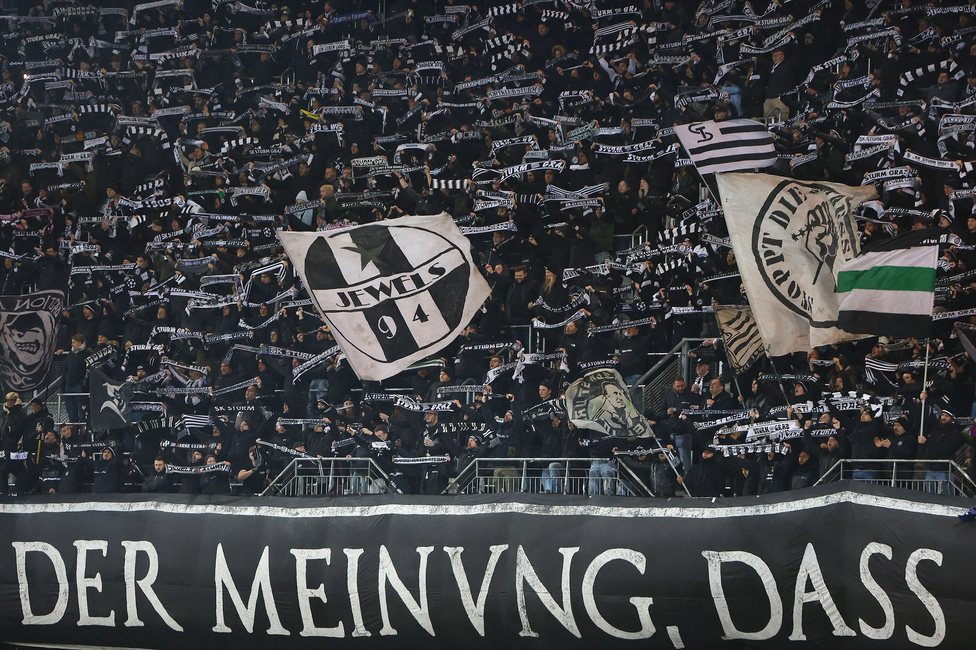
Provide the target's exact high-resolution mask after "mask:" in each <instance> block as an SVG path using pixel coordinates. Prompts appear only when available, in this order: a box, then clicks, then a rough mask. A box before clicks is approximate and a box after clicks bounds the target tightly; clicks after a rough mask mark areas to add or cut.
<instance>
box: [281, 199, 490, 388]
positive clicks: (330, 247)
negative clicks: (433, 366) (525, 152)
mask: <svg viewBox="0 0 976 650" xmlns="http://www.w3.org/2000/svg"><path fill="white" fill-rule="evenodd" d="M279 236H280V238H281V241H282V244H283V245H284V247H285V250H286V251H287V252H288V255H289V257H290V258H291V259H292V260H293V261H294V262H295V268H296V270H297V271H298V273H299V274H300V275H301V276H302V280H303V281H304V282H305V286H306V287H308V290H309V293H310V294H311V295H312V298H313V300H315V302H316V306H317V307H318V308H319V310H320V311H321V312H322V314H323V315H324V316H325V318H326V320H327V321H328V322H329V326H330V329H331V330H332V332H333V335H334V336H335V337H336V340H337V342H338V343H339V345H340V346H341V347H342V350H343V352H345V353H346V356H347V358H348V359H349V361H350V364H351V365H352V367H353V369H355V370H356V372H357V374H358V375H359V376H360V378H362V379H370V380H380V379H386V378H388V377H391V376H393V375H395V374H396V373H397V372H399V371H400V370H402V369H403V368H405V367H406V366H408V365H409V364H410V363H412V362H413V361H417V360H419V359H422V358H424V357H425V356H427V355H429V354H431V353H433V352H436V351H438V350H440V349H441V348H443V347H444V346H446V345H447V344H448V343H450V342H451V340H453V338H454V337H456V336H457V334H458V333H459V332H460V330H461V329H462V328H463V327H464V326H465V325H467V323H468V322H470V320H471V319H472V318H473V317H474V314H475V312H476V311H477V309H478V308H479V307H480V306H481V303H482V302H483V301H484V299H485V297H486V296H487V294H488V286H487V283H486V282H485V281H484V278H483V277H482V276H481V274H480V273H479V272H478V270H477V268H475V266H474V264H473V262H472V261H471V254H470V251H469V249H470V244H469V242H468V240H467V239H466V238H465V237H464V236H463V235H462V234H461V233H460V231H458V229H457V226H456V225H454V221H453V220H452V219H451V218H450V217H449V216H448V215H446V214H442V215H437V216H430V217H404V218H401V219H394V220H391V221H384V222H382V223H380V224H367V225H364V226H355V227H352V228H343V229H339V230H334V231H329V232H325V233H290V232H281V233H279Z"/></svg>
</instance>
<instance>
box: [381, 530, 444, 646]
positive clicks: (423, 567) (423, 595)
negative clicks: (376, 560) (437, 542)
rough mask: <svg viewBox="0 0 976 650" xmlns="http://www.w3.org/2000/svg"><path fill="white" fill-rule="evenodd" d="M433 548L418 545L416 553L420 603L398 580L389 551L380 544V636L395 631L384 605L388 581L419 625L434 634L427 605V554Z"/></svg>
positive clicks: (393, 633) (388, 634) (392, 633)
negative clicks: (418, 566)
mask: <svg viewBox="0 0 976 650" xmlns="http://www.w3.org/2000/svg"><path fill="white" fill-rule="evenodd" d="M433 550H434V547H433V546H418V547H417V553H418V554H419V555H420V578H419V586H418V589H419V590H420V604H417V601H416V600H414V599H413V596H411V595H410V590H409V589H407V586H406V585H405V584H403V581H402V580H400V576H399V574H398V573H397V571H396V567H395V566H393V558H391V557H390V552H389V551H388V550H386V546H384V545H382V544H381V545H380V571H379V576H380V577H379V580H380V583H379V592H380V616H382V618H383V629H381V630H380V635H381V636H393V635H395V634H396V633H397V631H396V630H395V629H393V626H392V625H390V611H389V609H388V608H387V606H386V583H387V582H389V583H390V586H391V587H393V590H394V591H396V592H397V595H398V596H400V600H402V601H403V604H404V605H406V606H407V610H408V611H409V612H410V613H411V614H412V615H413V617H414V618H415V619H417V622H418V623H420V626H421V627H423V628H424V629H425V630H426V631H427V633H428V634H430V635H431V636H435V634H434V626H433V624H432V623H431V622H430V609H429V608H428V607H427V556H428V555H430V554H431V551H433Z"/></svg>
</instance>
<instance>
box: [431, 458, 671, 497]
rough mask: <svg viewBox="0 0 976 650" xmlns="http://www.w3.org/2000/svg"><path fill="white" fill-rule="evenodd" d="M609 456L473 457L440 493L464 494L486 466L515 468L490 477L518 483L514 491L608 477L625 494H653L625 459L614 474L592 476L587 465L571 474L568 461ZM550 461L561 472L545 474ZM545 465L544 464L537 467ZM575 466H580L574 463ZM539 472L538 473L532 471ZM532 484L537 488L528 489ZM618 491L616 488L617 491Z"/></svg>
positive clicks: (539, 489) (589, 461) (541, 489)
mask: <svg viewBox="0 0 976 650" xmlns="http://www.w3.org/2000/svg"><path fill="white" fill-rule="evenodd" d="M607 460H608V459H604V458H569V457H562V458H529V457H516V458H475V459H473V460H472V461H471V462H469V463H468V464H467V465H465V467H464V468H463V469H462V470H461V471H460V472H458V475H457V476H456V477H454V478H453V479H452V480H451V482H450V483H448V485H447V487H446V488H445V489H444V491H443V492H441V494H445V495H458V494H463V493H464V490H465V489H466V488H468V487H469V486H470V485H471V484H472V483H473V482H474V481H475V480H476V479H478V478H481V479H485V480H488V479H487V477H486V476H483V475H479V472H478V470H479V469H480V468H482V467H483V468H484V469H486V470H489V469H490V470H497V469H518V470H519V471H518V472H517V475H516V476H515V477H508V476H506V477H497V478H493V479H491V480H492V481H495V480H497V481H499V482H506V483H508V484H511V485H516V484H517V485H518V486H519V489H518V490H514V491H516V492H552V491H554V492H557V493H563V492H564V490H563V489H562V486H563V485H568V484H569V483H570V482H576V483H579V484H582V483H584V482H585V483H589V482H590V481H605V480H610V481H611V482H613V483H615V485H614V491H615V492H617V490H616V487H617V486H616V483H621V482H622V483H623V486H624V491H625V492H626V493H627V494H628V496H641V497H653V496H654V492H653V491H652V490H651V489H650V488H649V487H648V486H647V485H646V484H645V483H644V481H643V480H641V479H640V477H638V476H637V475H636V474H635V473H634V471H633V470H632V469H631V468H630V467H628V466H627V465H626V464H624V463H620V462H618V463H616V476H615V477H611V478H609V479H608V478H606V477H599V478H597V477H591V476H589V473H588V472H589V469H588V468H587V474H586V475H585V476H583V475H579V474H575V475H574V474H572V469H573V468H571V467H570V463H576V464H578V465H587V466H589V465H591V464H592V463H593V462H605V461H607ZM553 463H558V464H561V465H562V467H561V468H560V472H559V474H558V475H552V476H549V477H546V476H544V475H543V473H542V472H544V471H545V470H547V469H549V468H550V466H551V465H552V464H553ZM540 465H544V467H540ZM576 469H580V468H579V467H577V468H576ZM536 472H538V473H539V474H538V476H535V475H534V474H535V473H536ZM530 474H532V475H530ZM547 481H548V482H552V483H554V484H556V485H558V486H560V487H559V488H558V489H556V490H547V489H545V488H544V484H545V483H546V482H547ZM533 487H535V488H536V489H531V488H533ZM617 493H618V494H619V492H617Z"/></svg>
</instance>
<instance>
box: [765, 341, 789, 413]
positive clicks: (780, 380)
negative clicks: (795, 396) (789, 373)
mask: <svg viewBox="0 0 976 650" xmlns="http://www.w3.org/2000/svg"><path fill="white" fill-rule="evenodd" d="M763 351H764V352H765V353H766V358H767V359H769V365H770V367H771V368H772V369H773V374H775V375H776V381H777V382H778V383H779V390H780V392H782V393H783V397H784V398H786V405H787V406H789V405H790V396H789V395H787V394H786V388H784V387H783V375H781V374H779V369H778V368H777V367H776V362H775V361H773V357H771V356H770V355H769V348H767V347H766V346H765V345H764V346H763Z"/></svg>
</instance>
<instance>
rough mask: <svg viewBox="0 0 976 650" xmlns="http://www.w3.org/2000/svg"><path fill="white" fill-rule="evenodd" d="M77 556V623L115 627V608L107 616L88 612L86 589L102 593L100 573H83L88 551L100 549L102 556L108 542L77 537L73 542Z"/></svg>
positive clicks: (86, 564)
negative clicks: (90, 575)
mask: <svg viewBox="0 0 976 650" xmlns="http://www.w3.org/2000/svg"><path fill="white" fill-rule="evenodd" d="M75 547H76V548H77V549H78V558H77V560H76V562H75V586H76V587H77V589H78V625H79V626H83V625H104V626H106V627H115V610H112V611H110V612H109V613H108V616H92V615H91V614H89V612H88V590H89V589H94V590H95V591H97V592H98V593H102V574H101V573H97V572H96V573H95V575H94V576H93V577H91V578H89V577H87V576H86V575H85V573H86V572H87V569H88V551H101V552H102V557H106V556H107V555H108V542H107V541H105V540H104V539H79V540H77V541H76V542H75Z"/></svg>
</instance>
